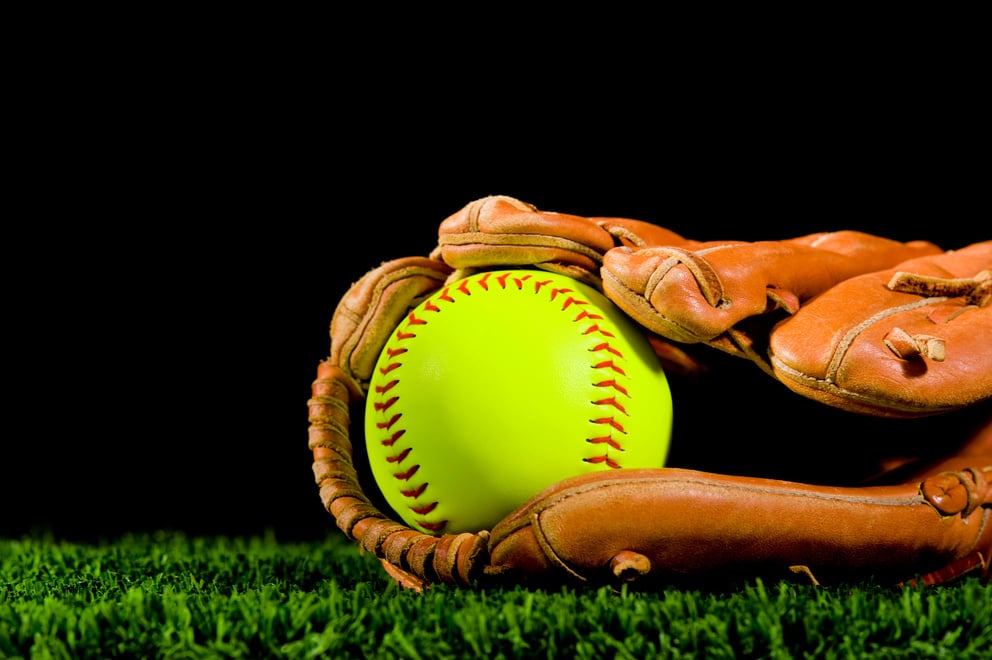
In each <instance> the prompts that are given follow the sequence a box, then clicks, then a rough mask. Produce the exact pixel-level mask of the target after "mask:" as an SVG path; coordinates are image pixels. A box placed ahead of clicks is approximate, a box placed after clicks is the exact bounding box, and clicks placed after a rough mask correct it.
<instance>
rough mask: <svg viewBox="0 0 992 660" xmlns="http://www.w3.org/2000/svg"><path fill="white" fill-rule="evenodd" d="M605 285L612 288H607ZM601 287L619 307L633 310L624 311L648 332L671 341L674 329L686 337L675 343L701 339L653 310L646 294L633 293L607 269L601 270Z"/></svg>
mask: <svg viewBox="0 0 992 660" xmlns="http://www.w3.org/2000/svg"><path fill="white" fill-rule="evenodd" d="M607 283H609V284H610V285H612V286H608V285H607ZM603 285H604V286H603V288H604V289H607V290H608V291H609V293H610V296H609V297H610V298H611V299H612V300H613V301H614V302H615V303H617V304H618V305H620V306H621V307H632V308H634V310H635V311H634V312H631V311H628V310H626V309H625V310H624V311H625V312H627V314H628V315H629V316H631V317H633V318H634V319H635V320H636V321H637V322H638V323H640V324H641V325H644V326H645V327H647V329H648V330H651V331H652V332H655V333H657V334H659V335H662V336H663V337H667V338H669V339H673V337H671V335H672V334H673V333H672V328H675V329H677V330H678V331H680V332H681V334H682V336H683V337H686V339H675V341H684V342H689V341H701V338H700V337H698V336H697V335H696V334H695V333H693V332H691V331H690V330H689V329H688V328H686V327H684V326H682V325H679V324H678V323H676V322H675V321H673V320H672V319H670V318H669V317H667V316H665V315H664V314H662V313H661V312H659V311H658V310H657V309H655V308H654V306H652V305H651V301H650V300H649V296H648V294H647V293H645V294H643V295H642V294H640V293H638V292H636V291H634V290H633V289H631V288H630V287H628V286H627V285H626V284H624V283H623V282H622V281H621V280H620V279H619V278H618V277H617V276H616V275H614V274H613V273H612V272H610V271H609V270H607V269H603ZM688 338H692V339H688Z"/></svg>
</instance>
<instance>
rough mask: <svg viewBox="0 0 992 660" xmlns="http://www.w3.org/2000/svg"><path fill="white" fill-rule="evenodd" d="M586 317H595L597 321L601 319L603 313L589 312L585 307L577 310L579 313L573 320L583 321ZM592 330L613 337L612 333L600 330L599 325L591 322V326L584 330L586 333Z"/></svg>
mask: <svg viewBox="0 0 992 660" xmlns="http://www.w3.org/2000/svg"><path fill="white" fill-rule="evenodd" d="M586 319H596V320H598V321H602V320H603V315H602V314H597V313H596V312H590V311H589V310H587V309H583V310H582V311H581V312H579V315H578V316H576V317H575V318H574V319H573V320H574V321H576V322H578V321H585V320H586ZM593 331H596V332H599V333H601V334H604V335H606V336H607V337H613V336H614V335H613V333H610V332H607V331H606V330H601V329H600V327H599V326H598V325H596V324H593V326H592V327H591V328H589V329H588V330H586V334H588V333H590V332H593Z"/></svg>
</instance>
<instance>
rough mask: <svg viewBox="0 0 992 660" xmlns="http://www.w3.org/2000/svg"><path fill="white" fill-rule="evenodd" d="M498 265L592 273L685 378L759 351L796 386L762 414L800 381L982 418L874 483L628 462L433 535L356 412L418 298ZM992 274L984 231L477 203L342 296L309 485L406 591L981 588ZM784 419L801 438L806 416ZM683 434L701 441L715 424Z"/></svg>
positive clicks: (320, 376) (854, 397) (849, 420)
mask: <svg viewBox="0 0 992 660" xmlns="http://www.w3.org/2000/svg"><path fill="white" fill-rule="evenodd" d="M506 267H514V268H535V269H543V270H548V271H552V272H559V273H562V274H567V275H570V276H572V277H575V278H576V279H579V280H582V281H584V282H587V283H590V284H592V285H594V286H596V287H597V288H599V289H600V290H601V291H603V292H604V293H605V294H606V295H608V296H609V297H610V298H611V299H612V300H613V301H614V302H615V303H616V304H617V305H618V306H619V307H620V308H621V309H623V310H624V311H625V312H627V313H628V314H629V315H630V316H631V317H632V318H633V319H634V320H636V321H637V322H638V323H640V324H641V326H642V327H643V328H644V332H645V334H646V335H647V336H648V338H649V340H650V341H651V343H652V346H654V347H655V350H656V352H657V353H658V355H659V358H660V359H661V360H662V364H663V365H665V367H666V369H670V370H671V372H672V374H673V375H674V376H676V377H685V378H694V377H698V376H699V375H700V374H702V373H705V371H706V370H707V369H708V368H709V364H708V362H707V360H706V354H705V352H706V351H712V353H711V355H712V354H717V353H719V354H721V355H723V354H729V355H731V356H735V357H738V358H743V359H744V360H748V361H750V362H753V363H754V364H755V365H757V366H758V367H759V369H756V370H755V372H754V373H755V376H754V377H755V378H762V379H767V378H769V377H771V378H772V379H774V381H777V382H778V383H780V384H781V387H780V388H779V390H778V391H779V393H780V396H781V398H780V400H777V401H765V402H762V408H763V409H764V410H767V411H783V410H787V409H788V407H789V401H790V400H792V399H791V397H795V396H796V395H799V396H800V397H801V398H802V399H803V400H808V401H812V402H815V403H814V404H812V405H818V404H819V403H823V404H826V405H825V407H824V410H825V411H826V410H835V413H833V414H836V416H837V420H838V428H844V429H846V430H845V432H847V433H850V429H851V428H855V429H856V428H857V421H858V420H859V419H863V420H868V419H869V418H876V419H878V418H880V419H885V418H908V419H906V420H900V421H905V423H907V424H914V423H915V424H921V423H922V420H920V421H914V419H913V418H922V417H926V418H929V419H933V418H935V417H940V416H942V415H947V417H948V418H950V417H951V416H953V415H954V414H960V412H961V411H965V412H969V413H971V412H974V413H975V414H976V415H977V417H976V419H978V420H979V421H978V423H977V424H976V425H975V428H974V430H973V433H970V434H969V436H968V437H960V438H939V439H938V441H935V442H934V443H931V447H930V451H929V456H928V457H926V459H925V460H915V459H913V458H907V457H904V456H898V455H896V456H893V457H892V458H891V461H889V462H887V463H886V464H885V467H884V469H882V470H881V471H880V472H879V474H878V475H877V477H876V478H875V479H873V480H871V481H868V482H866V481H864V480H863V479H862V478H860V477H858V478H855V476H854V475H853V473H852V474H851V475H849V478H845V475H843V474H841V475H837V478H836V479H835V480H834V483H831V484H822V483H804V482H802V481H800V480H789V479H770V478H763V477H760V476H755V475H752V474H730V473H715V472H706V471H700V470H694V469H687V468H684V467H679V466H672V467H666V468H660V469H653V470H615V471H611V472H609V473H599V474H595V475H586V476H582V477H576V478H572V479H566V480H564V481H562V482H560V483H558V484H555V485H553V486H551V487H549V488H548V489H546V490H545V491H543V492H541V493H535V495H534V497H533V498H532V499H531V500H530V501H529V502H526V503H523V504H522V505H521V506H520V507H519V508H518V509H517V510H516V511H515V512H513V513H511V514H509V515H508V516H507V517H506V518H505V519H504V520H503V521H501V522H500V523H498V524H497V525H496V526H494V528H493V529H492V530H478V531H477V532H474V533H464V534H457V535H450V534H448V535H440V536H431V535H428V534H424V533H421V532H419V531H416V530H413V529H411V528H409V527H407V526H406V525H404V524H403V523H400V522H398V521H397V516H395V514H393V513H392V512H391V511H390V510H389V509H388V507H387V506H386V505H385V504H384V502H383V501H382V499H381V497H379V496H378V495H377V492H376V489H375V486H374V484H373V482H372V479H371V476H370V474H369V472H368V470H367V466H366V465H364V464H363V461H362V454H363V452H362V450H361V447H360V443H361V442H364V439H363V438H361V437H360V435H359V434H357V433H355V430H356V429H357V428H360V427H361V425H360V424H358V425H354V424H352V418H353V417H355V416H358V417H361V416H362V414H363V406H364V402H365V397H366V395H367V393H368V388H369V382H370V380H371V375H372V370H373V369H374V368H375V363H376V360H377V358H378V355H379V353H380V352H381V350H382V348H383V346H384V345H385V343H386V341H387V340H388V337H389V335H390V334H391V333H392V331H393V330H394V329H395V328H396V327H397V325H398V324H399V323H400V321H401V320H402V319H403V318H404V317H405V316H406V315H407V314H408V313H409V312H410V311H411V310H412V309H413V308H415V307H416V306H417V305H418V304H419V303H420V302H421V301H422V300H424V299H425V298H426V297H428V296H429V295H431V294H432V293H433V292H435V291H437V290H438V289H439V288H440V287H442V286H444V285H445V284H446V283H448V282H450V281H453V280H455V279H459V278H461V277H464V276H465V275H467V274H471V273H473V272H476V271H479V270H486V269H497V268H506ZM990 270H992V242H986V243H977V244H975V245H972V246H967V247H965V248H962V249H959V250H955V251H945V250H942V249H941V248H940V247H939V246H938V245H936V244H934V243H930V242H926V241H914V242H909V243H900V242H897V241H892V240H890V239H886V238H884V237H879V236H873V235H869V234H864V233H860V232H854V231H842V232H830V233H819V234H811V235H807V236H801V237H796V238H791V239H786V240H783V241H762V242H753V243H749V242H746V241H737V240H731V241H697V240H692V239H687V238H685V237H682V236H680V235H679V234H677V233H675V232H671V231H669V230H667V229H664V228H662V227H657V226H655V225H653V224H651V223H647V222H644V221H640V220H634V219H628V218H613V217H590V218H587V217H581V216H575V215H568V214H562V213H553V212H545V211H541V210H539V209H537V208H535V207H534V206H533V205H530V204H527V203H526V202H522V201H520V200H516V199H514V198H512V197H506V196H492V197H486V198H482V199H479V200H475V201H473V202H471V203H469V204H468V205H466V206H465V207H464V208H462V209H461V210H459V211H457V212H456V213H454V214H453V215H451V216H450V217H449V218H447V219H444V220H443V221H442V222H441V224H440V226H439V232H438V245H437V248H436V249H435V250H433V251H432V253H431V254H430V255H428V256H426V257H419V256H411V257H403V258H399V259H395V260H392V261H387V262H385V263H382V264H381V265H379V266H378V267H376V268H373V269H372V270H370V271H368V272H367V273H366V274H365V275H364V276H362V277H361V278H360V279H359V280H358V281H357V282H355V283H354V284H353V285H352V286H351V288H350V289H349V290H348V292H347V293H346V294H345V295H344V296H343V298H342V299H341V301H340V302H339V304H338V306H337V308H336V310H335V313H334V316H333V318H332V320H331V328H330V330H331V332H330V335H331V342H330V352H329V355H328V358H327V359H326V360H324V361H322V362H321V363H320V364H319V365H318V367H317V377H316V379H315V380H314V382H313V385H312V391H311V398H310V400H309V402H308V406H309V423H310V426H309V447H310V450H311V452H312V454H313V474H314V479H315V482H316V484H317V486H318V489H319V494H320V497H321V500H322V502H323V504H324V507H325V508H326V510H327V511H328V512H329V513H330V515H331V516H333V518H334V520H335V522H336V524H337V526H338V528H339V529H340V530H341V531H342V532H343V533H344V534H345V535H347V536H348V537H349V538H351V539H353V540H354V541H356V542H357V543H359V544H360V545H361V547H362V548H363V549H364V550H365V551H367V552H369V553H371V554H372V555H374V556H375V557H377V558H378V559H379V560H380V562H381V563H382V566H383V568H384V570H385V571H386V572H387V573H388V574H389V575H390V576H391V577H392V578H393V579H395V580H396V581H397V582H399V583H400V584H401V585H403V586H405V587H408V588H412V589H423V588H426V587H428V586H430V585H431V584H434V583H444V584H450V585H458V586H473V585H479V584H486V583H491V582H499V583H523V582H529V581H547V580H551V581H566V582H568V581H571V582H576V583H608V584H620V583H626V582H632V581H633V582H637V583H639V584H654V583H658V582H661V583H670V582H685V581H688V582H708V581H713V580H718V581H719V580H726V579H732V578H733V577H738V576H743V577H748V576H753V575H758V574H765V573H773V574H774V573H789V574H798V575H801V576H804V579H812V580H814V581H819V580H829V581H842V580H850V579H873V580H878V581H882V582H886V583H892V584H902V583H916V582H918V583H923V584H940V583H945V582H948V581H950V580H954V579H957V578H959V577H961V576H963V575H968V574H978V575H982V576H984V578H985V579H988V576H989V565H990V557H992V486H990V483H992V380H990V379H992V363H990V358H992V350H990V348H989V347H990V346H992V336H990V331H992V318H990V311H989V307H990V297H992V296H990V288H989V287H990V280H992V277H990V275H989V273H990ZM700 346H701V347H702V349H703V350H702V351H699V350H697V347H700ZM713 349H715V351H714V350H713ZM727 359H733V358H727ZM714 364H718V362H714ZM743 364H747V362H743ZM762 372H763V373H762ZM742 387H745V388H746V383H745V384H742ZM676 414H678V411H676ZM739 423H740V434H741V436H742V437H754V436H756V435H758V436H760V433H761V432H762V430H763V429H767V428H768V423H767V421H766V420H765V419H763V418H762V416H759V415H755V417H754V418H753V419H747V418H742V419H740V421H739ZM778 425H779V426H782V421H781V420H780V421H779V424H778ZM868 427H869V425H866V428H868ZM789 428H791V431H789V432H790V433H791V436H794V438H795V442H796V444H797V446H800V445H801V444H802V441H803V426H802V420H799V421H798V423H795V424H793V425H792V426H791V427H789ZM872 428H874V427H872ZM694 429H695V427H694ZM678 440H679V439H678V438H675V441H678ZM692 441H693V442H702V443H706V442H707V425H706V420H705V419H702V420H699V423H698V438H693V439H692ZM353 442H354V443H355V444H353ZM868 442H870V439H868ZM896 444H898V443H896ZM356 445H358V446H357V447H356Z"/></svg>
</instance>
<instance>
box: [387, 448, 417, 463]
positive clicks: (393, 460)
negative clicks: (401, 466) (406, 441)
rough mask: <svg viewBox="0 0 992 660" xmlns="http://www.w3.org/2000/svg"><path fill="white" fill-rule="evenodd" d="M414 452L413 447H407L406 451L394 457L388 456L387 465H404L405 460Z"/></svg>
mask: <svg viewBox="0 0 992 660" xmlns="http://www.w3.org/2000/svg"><path fill="white" fill-rule="evenodd" d="M412 450H413V447H407V448H406V449H404V450H403V451H401V452H400V453H398V454H395V455H393V456H387V457H386V462H387V463H402V462H403V459H405V458H406V457H407V456H408V455H409V454H410V452H411V451H412Z"/></svg>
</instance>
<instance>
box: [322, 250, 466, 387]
mask: <svg viewBox="0 0 992 660" xmlns="http://www.w3.org/2000/svg"><path fill="white" fill-rule="evenodd" d="M451 272H452V271H451V269H450V268H449V267H448V266H446V265H445V264H443V263H441V262H440V261H437V260H436V259H428V258H426V257H404V258H401V259H394V260H392V261H387V262H385V263H383V264H382V265H380V266H379V267H377V268H374V269H373V270H371V271H369V272H368V273H366V274H365V275H364V276H362V278H361V279H359V280H358V281H357V282H356V283H355V284H353V285H352V286H351V288H350V289H349V290H348V292H347V293H345V295H344V297H343V298H342V299H341V302H340V303H339V304H338V307H337V309H336V310H335V312H334V316H333V317H332V319H331V354H330V360H331V362H332V363H334V364H336V365H338V366H340V367H341V368H342V369H343V370H344V371H345V372H346V373H348V374H349V375H350V376H352V377H353V378H354V379H355V381H356V382H357V383H359V384H360V385H362V386H363V387H364V386H367V385H368V382H369V380H370V378H371V376H372V370H373V369H374V368H375V363H376V360H378V359H379V354H380V353H381V352H382V349H383V347H384V346H385V345H386V342H387V341H388V340H389V336H390V335H391V334H392V332H393V330H394V329H396V326H397V325H399V322H400V320H401V319H402V318H403V317H404V316H406V314H407V313H409V311H410V310H411V309H413V308H414V307H416V306H417V305H418V304H419V303H420V301H421V300H422V299H423V298H424V297H426V296H428V295H430V294H431V293H433V292H434V291H436V290H437V289H439V288H441V286H442V285H443V284H444V282H445V280H446V279H447V277H448V276H449V275H450V274H451Z"/></svg>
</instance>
